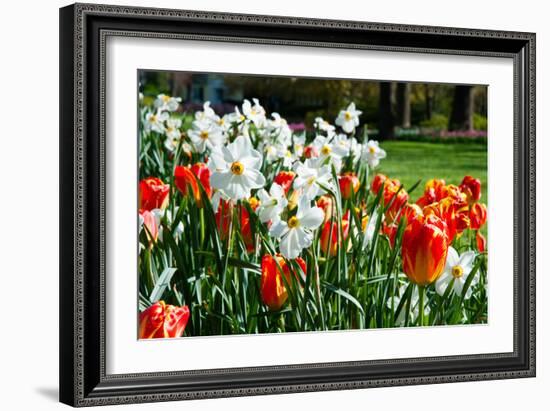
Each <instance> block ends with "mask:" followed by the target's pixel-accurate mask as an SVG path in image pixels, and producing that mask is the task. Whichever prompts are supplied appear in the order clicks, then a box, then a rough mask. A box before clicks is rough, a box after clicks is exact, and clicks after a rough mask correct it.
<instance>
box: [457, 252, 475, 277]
mask: <svg viewBox="0 0 550 411" xmlns="http://www.w3.org/2000/svg"><path fill="white" fill-rule="evenodd" d="M475 258H476V253H475V252H474V251H471V250H470V251H466V252H465V253H464V254H462V255H461V256H460V259H459V261H458V263H457V264H459V265H460V266H461V267H462V268H463V269H464V274H469V273H470V271H472V265H473V263H474V260H475Z"/></svg>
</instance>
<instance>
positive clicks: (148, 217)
mask: <svg viewBox="0 0 550 411" xmlns="http://www.w3.org/2000/svg"><path fill="white" fill-rule="evenodd" d="M139 215H140V217H141V222H142V223H143V226H144V227H145V229H146V230H145V232H146V234H147V239H148V240H149V245H150V246H152V245H153V243H155V242H156V241H157V237H158V234H159V230H158V226H157V220H156V219H155V215H154V214H153V213H152V212H150V211H148V210H139Z"/></svg>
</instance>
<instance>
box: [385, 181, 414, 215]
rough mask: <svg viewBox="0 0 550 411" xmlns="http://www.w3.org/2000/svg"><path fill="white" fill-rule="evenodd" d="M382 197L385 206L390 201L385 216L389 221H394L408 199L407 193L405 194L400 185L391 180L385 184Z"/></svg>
mask: <svg viewBox="0 0 550 411" xmlns="http://www.w3.org/2000/svg"><path fill="white" fill-rule="evenodd" d="M382 197H383V199H384V206H385V207H387V206H388V205H390V203H391V205H390V206H389V208H388V209H387V210H386V217H387V218H388V219H389V220H390V221H396V220H397V217H398V216H399V213H400V211H401V209H402V208H403V207H404V206H405V204H407V201H408V200H409V194H407V192H406V191H405V190H404V189H403V188H401V189H400V185H397V184H394V183H393V182H392V183H391V184H386V185H385V186H384V194H383V196H382Z"/></svg>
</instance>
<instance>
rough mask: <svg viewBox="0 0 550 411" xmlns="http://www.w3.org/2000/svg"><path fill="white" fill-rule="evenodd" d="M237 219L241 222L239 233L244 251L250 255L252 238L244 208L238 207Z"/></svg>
mask: <svg viewBox="0 0 550 411" xmlns="http://www.w3.org/2000/svg"><path fill="white" fill-rule="evenodd" d="M239 219H240V222H241V226H240V227H239V231H240V232H241V235H242V237H243V240H244V244H245V246H246V251H247V252H249V253H252V252H253V251H254V236H253V235H252V226H251V221H250V214H249V213H248V210H247V209H246V207H244V206H240V207H239Z"/></svg>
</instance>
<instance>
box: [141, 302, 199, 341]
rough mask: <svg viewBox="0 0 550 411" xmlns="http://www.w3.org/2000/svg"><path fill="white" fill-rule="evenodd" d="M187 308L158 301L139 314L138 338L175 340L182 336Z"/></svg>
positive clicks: (186, 317)
mask: <svg viewBox="0 0 550 411" xmlns="http://www.w3.org/2000/svg"><path fill="white" fill-rule="evenodd" d="M188 320H189V308H188V307H187V306H186V305H184V306H183V307H176V306H174V305H168V304H165V303H164V301H158V302H156V303H154V304H153V305H152V306H150V307H149V308H147V309H146V310H145V311H142V312H141V313H140V314H139V338H177V337H181V336H182V335H183V332H184V331H185V326H186V325H187V321H188Z"/></svg>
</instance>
